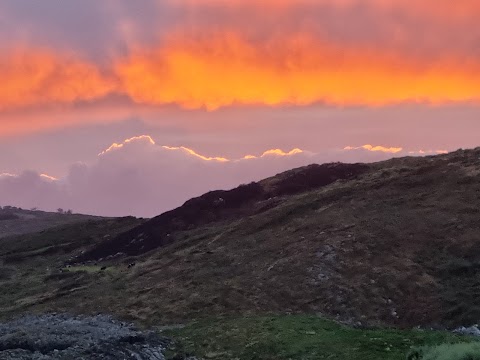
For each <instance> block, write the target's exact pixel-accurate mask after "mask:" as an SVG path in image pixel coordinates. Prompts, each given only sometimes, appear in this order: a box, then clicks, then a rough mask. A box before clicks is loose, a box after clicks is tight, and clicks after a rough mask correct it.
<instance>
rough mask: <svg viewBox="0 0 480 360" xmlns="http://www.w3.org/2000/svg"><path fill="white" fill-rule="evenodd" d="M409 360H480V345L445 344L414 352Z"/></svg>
mask: <svg viewBox="0 0 480 360" xmlns="http://www.w3.org/2000/svg"><path fill="white" fill-rule="evenodd" d="M407 360H480V343H478V342H473V343H465V344H445V345H440V346H435V347H427V348H420V349H417V350H414V351H412V352H411V353H410V354H409V355H408V356H407Z"/></svg>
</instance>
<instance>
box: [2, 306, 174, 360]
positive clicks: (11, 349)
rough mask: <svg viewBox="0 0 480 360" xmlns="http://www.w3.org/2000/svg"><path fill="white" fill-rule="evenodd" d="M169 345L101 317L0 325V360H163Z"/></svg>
mask: <svg viewBox="0 0 480 360" xmlns="http://www.w3.org/2000/svg"><path fill="white" fill-rule="evenodd" d="M169 343H170V341H169V340H168V339H166V338H162V337H160V336H158V335H157V334H156V333H154V332H151V331H140V330H138V329H136V328H135V327H134V326H133V325H131V324H127V323H124V322H121V321H117V320H114V319H113V318H112V317H110V316H105V315H97V316H92V317H87V316H70V315H66V314H51V315H42V316H33V315H29V316H25V317H22V318H20V319H17V320H14V321H11V322H8V323H0V360H13V359H15V360H67V359H69V360H70V359H93V360H96V359H98V360H100V359H103V360H117V359H135V360H164V359H165V357H164V355H163V353H164V351H165V349H166V347H167V346H168V345H169Z"/></svg>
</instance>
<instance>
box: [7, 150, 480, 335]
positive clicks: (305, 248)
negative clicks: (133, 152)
mask: <svg viewBox="0 0 480 360" xmlns="http://www.w3.org/2000/svg"><path fill="white" fill-rule="evenodd" d="M312 169H317V170H312ZM318 169H322V170H321V171H322V172H323V175H322V178H324V179H326V178H328V179H329V180H328V181H313V182H310V181H309V180H305V179H311V178H316V177H315V176H311V175H310V174H311V173H312V171H314V172H315V171H320V170H318ZM297 184H300V185H297ZM286 188H288V189H289V190H284V189H286ZM290 189H293V190H290ZM229 196H232V198H230V197H229ZM230 204H232V205H231V206H230ZM479 215H480V149H475V150H468V151H457V152H455V153H451V154H447V155H441V156H435V157H426V158H401V159H393V160H389V161H385V162H380V163H376V164H370V165H349V166H347V165H342V164H333V165H325V166H323V167H317V166H314V167H307V168H301V169H296V170H293V171H290V172H287V173H284V174H280V175H277V176H276V177H273V178H270V179H267V180H264V181H262V182H259V183H257V184H250V185H247V186H244V187H241V188H239V189H237V190H233V191H232V192H214V193H209V194H206V195H204V196H202V197H200V198H197V199H192V200H190V201H189V202H187V203H186V204H185V205H184V206H183V207H182V208H179V209H176V210H174V211H173V212H170V213H166V214H163V215H161V216H159V217H157V218H155V219H152V220H150V221H147V222H140V223H136V221H139V220H129V221H128V222H127V223H124V222H120V223H118V224H117V223H115V222H114V220H111V221H110V222H109V223H101V222H100V223H98V225H96V227H95V228H93V227H92V226H91V225H90V226H86V228H85V229H84V231H86V232H88V233H90V232H93V233H94V235H88V236H87V237H86V240H85V241H80V242H78V241H77V240H76V238H75V236H73V237H69V236H67V237H65V235H64V234H65V232H69V233H77V232H78V229H76V230H74V231H72V230H69V227H65V228H64V229H56V230H52V231H48V232H46V233H43V234H38V235H35V236H30V237H28V238H25V237H22V238H8V239H4V240H3V241H4V242H5V244H6V245H5V247H3V248H2V249H1V250H0V258H1V259H2V261H3V267H2V272H3V273H2V274H1V276H0V286H1V287H2V289H5V291H2V294H0V315H2V316H8V315H11V314H15V313H19V312H23V311H26V310H29V311H39V312H41V311H76V312H80V313H97V312H99V311H101V312H110V313H115V314H117V315H120V316H122V317H125V318H129V319H134V320H137V321H139V322H143V323H145V324H157V323H165V322H182V321H185V320H186V319H194V318H202V317H206V316H217V315H227V314H264V313H317V314H318V313H321V314H324V315H326V316H328V317H330V318H334V319H339V320H342V321H348V322H350V323H355V324H357V325H395V326H400V327H411V326H416V325H429V326H435V325H438V326H457V325H469V324H470V323H474V322H477V321H478V319H479V318H480V307H479V306H478V301H477V299H478V295H479V289H480V272H479V271H478V269H479V268H480V255H479V254H480V251H479V250H480V241H479V240H480V239H479V234H480V231H479V230H480V220H479V218H480V216H479ZM20 239H22V240H21V241H20ZM166 239H167V240H166ZM40 240H41V241H40ZM46 243H51V244H54V245H51V247H52V249H51V250H52V251H51V252H46V253H45V251H44V250H45V249H44V248H45V244H46ZM66 243H68V244H70V245H71V247H70V248H69V247H68V246H65V244H66ZM37 244H42V245H37ZM74 244H76V245H74ZM146 244H154V245H148V246H146ZM142 246H144V248H143V249H142ZM58 248H60V249H62V251H53V250H54V249H58ZM5 249H8V250H5ZM42 251H43V252H42ZM40 253H41V254H42V256H39V254H40ZM71 259H73V260H71ZM133 263H135V266H133ZM65 264H71V265H69V266H68V267H66V266H65ZM129 264H130V265H129ZM102 267H106V268H105V269H104V270H102Z"/></svg>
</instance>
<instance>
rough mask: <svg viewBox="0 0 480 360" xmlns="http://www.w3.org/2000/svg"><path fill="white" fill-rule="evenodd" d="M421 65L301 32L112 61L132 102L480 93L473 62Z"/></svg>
mask: <svg viewBox="0 0 480 360" xmlns="http://www.w3.org/2000/svg"><path fill="white" fill-rule="evenodd" d="M458 65H459V64H456V63H455V60H454V59H446V58H445V59H442V60H439V61H437V62H436V63H433V64H430V65H427V64H425V63H423V64H422V63H421V61H420V60H415V59H408V58H402V57H400V56H397V55H395V54H394V53H390V52H389V51H383V52H382V51H379V50H374V49H372V50H370V49H362V48H354V47H350V48H345V47H341V46H336V45H335V44H332V43H328V42H322V41H320V40H318V39H314V38H312V37H310V36H309V35H306V34H297V35H292V36H290V37H289V38H282V39H281V40H279V41H276V40H275V41H272V42H269V43H267V44H263V45H260V44H256V43H254V42H251V41H248V40H247V39H245V38H244V37H243V36H242V35H240V34H237V33H221V34H214V35H212V36H210V37H208V38H200V39H196V40H189V39H185V38H181V37H180V38H173V40H172V41H171V42H170V43H169V45H167V46H166V47H164V48H161V49H158V50H145V51H143V52H137V53H135V54H132V55H131V57H130V58H129V59H127V60H125V61H121V62H119V63H118V64H117V67H116V72H117V74H118V77H119V79H120V81H121V83H122V90H123V91H124V92H125V93H126V94H128V96H129V97H130V98H132V99H133V100H134V101H135V102H138V103H144V104H152V105H161V104H169V103H176V104H180V105H181V106H183V107H186V108H199V107H204V108H207V109H209V110H215V109H218V108H219V107H223V106H229V105H233V104H243V105H254V104H264V105H282V104H295V105H305V104H311V103H315V102H326V103H329V104H336V105H351V104H365V105H372V106H380V105H386V104H392V103H401V102H419V101H420V102H430V103H444V102H464V101H478V100H480V75H477V74H479V73H480V72H479V71H478V70H480V69H479V66H477V65H476V64H473V63H470V64H469V63H465V64H462V67H459V66H458Z"/></svg>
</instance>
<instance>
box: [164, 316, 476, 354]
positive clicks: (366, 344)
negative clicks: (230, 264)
mask: <svg viewBox="0 0 480 360" xmlns="http://www.w3.org/2000/svg"><path fill="white" fill-rule="evenodd" d="M162 334H164V335H166V336H170V337H172V338H174V339H176V343H175V345H174V348H172V349H171V350H170V353H169V357H170V359H174V358H175V357H176V356H178V355H185V354H195V355H196V356H199V357H202V358H206V359H238V360H254V359H272V360H273V359H276V360H282V359H305V360H310V359H312V360H313V359H331V360H336V359H339V360H340V359H342V360H349V359H354V360H376V359H381V360H405V359H406V358H407V354H409V352H410V351H411V350H412V349H415V348H417V347H422V346H435V345H440V344H444V343H447V344H448V343H450V344H454V343H459V342H472V341H473V339H471V338H465V337H460V336H456V335H453V334H450V333H448V332H438V331H421V330H410V331H403V330H363V329H354V328H351V327H347V326H343V325H339V324H336V323H334V322H332V321H328V320H324V319H321V318H319V317H315V316H305V315H289V316H269V317H245V318H228V319H213V320H212V319H211V320H202V321H198V322H194V323H191V324H189V325H187V326H186V327H183V328H180V329H171V330H164V331H162ZM428 359H432V360H433V359H435V360H436V358H434V357H431V358H430V357H429V358H428ZM441 359H442V360H443V359H444V358H441ZM458 359H459V360H460V359H461V358H458ZM475 359H476V358H475ZM448 360H450V359H448ZM455 360H457V358H455Z"/></svg>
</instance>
